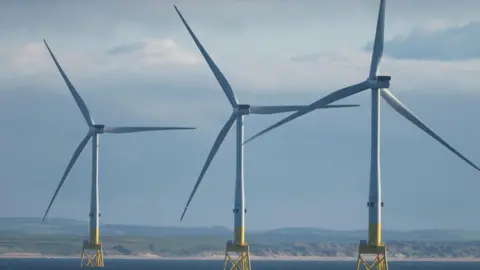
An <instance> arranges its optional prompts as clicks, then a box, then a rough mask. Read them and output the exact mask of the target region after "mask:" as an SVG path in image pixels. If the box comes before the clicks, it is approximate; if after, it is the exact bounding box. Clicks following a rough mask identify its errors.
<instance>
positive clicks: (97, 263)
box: [80, 241, 104, 267]
mask: <svg viewBox="0 0 480 270" xmlns="http://www.w3.org/2000/svg"><path fill="white" fill-rule="evenodd" d="M84 263H85V267H103V266H104V265H103V249H102V244H100V243H98V244H92V243H90V242H89V241H84V242H83V248H82V259H81V262H80V267H83V266H84Z"/></svg>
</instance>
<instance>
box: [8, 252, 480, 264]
mask: <svg viewBox="0 0 480 270" xmlns="http://www.w3.org/2000/svg"><path fill="white" fill-rule="evenodd" d="M79 256H80V255H78V256H75V255H70V256H61V255H46V254H40V253H5V254H0V260H1V259H80V257H79ZM250 258H251V260H252V261H355V260H356V259H357V258H356V257H341V256H336V257H321V256H253V255H252V256H250ZM105 259H106V260H109V259H115V260H118V259H122V260H223V259H224V255H223V254H212V255H210V256H206V255H205V256H186V257H162V256H159V255H156V254H148V253H147V254H141V255H105ZM388 260H389V261H391V262H392V261H403V262H480V258H474V257H462V258H413V257H411V258H407V257H393V256H389V258H388Z"/></svg>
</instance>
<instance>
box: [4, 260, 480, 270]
mask: <svg viewBox="0 0 480 270" xmlns="http://www.w3.org/2000/svg"><path fill="white" fill-rule="evenodd" d="M79 266H80V264H79V260H78V259H0V269H1V270H4V269H12V270H13V269H15V270H27V269H28V270H70V269H79ZM388 268H389V270H478V269H480V262H405V261H401V262H399V261H393V262H389V265H388ZM104 269H112V270H113V269H114V270H154V269H155V270H177V269H179V270H189V269H191V270H223V261H212V260H210V261H209V260H205V261H201V260H185V261H182V260H135V259H127V260H115V259H109V260H105V267H104ZM252 269H254V270H313V269H315V270H320V269H321V270H355V262H353V261H339V262H332V261H252Z"/></svg>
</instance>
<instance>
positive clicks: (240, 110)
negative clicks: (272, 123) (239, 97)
mask: <svg viewBox="0 0 480 270" xmlns="http://www.w3.org/2000/svg"><path fill="white" fill-rule="evenodd" d="M235 112H236V113H237V114H239V115H249V114H250V105H248V104H239V105H238V106H237V107H236V108H235Z"/></svg>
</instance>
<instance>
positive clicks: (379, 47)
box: [369, 0, 386, 79]
mask: <svg viewBox="0 0 480 270" xmlns="http://www.w3.org/2000/svg"><path fill="white" fill-rule="evenodd" d="M385 1H386V0H380V8H379V11H378V19H377V30H376V31H375V40H374V43H373V52H372V62H371V64H370V75H369V79H375V77H376V76H377V74H378V70H379V68H380V61H381V60H382V55H383V43H384V33H385Z"/></svg>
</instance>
